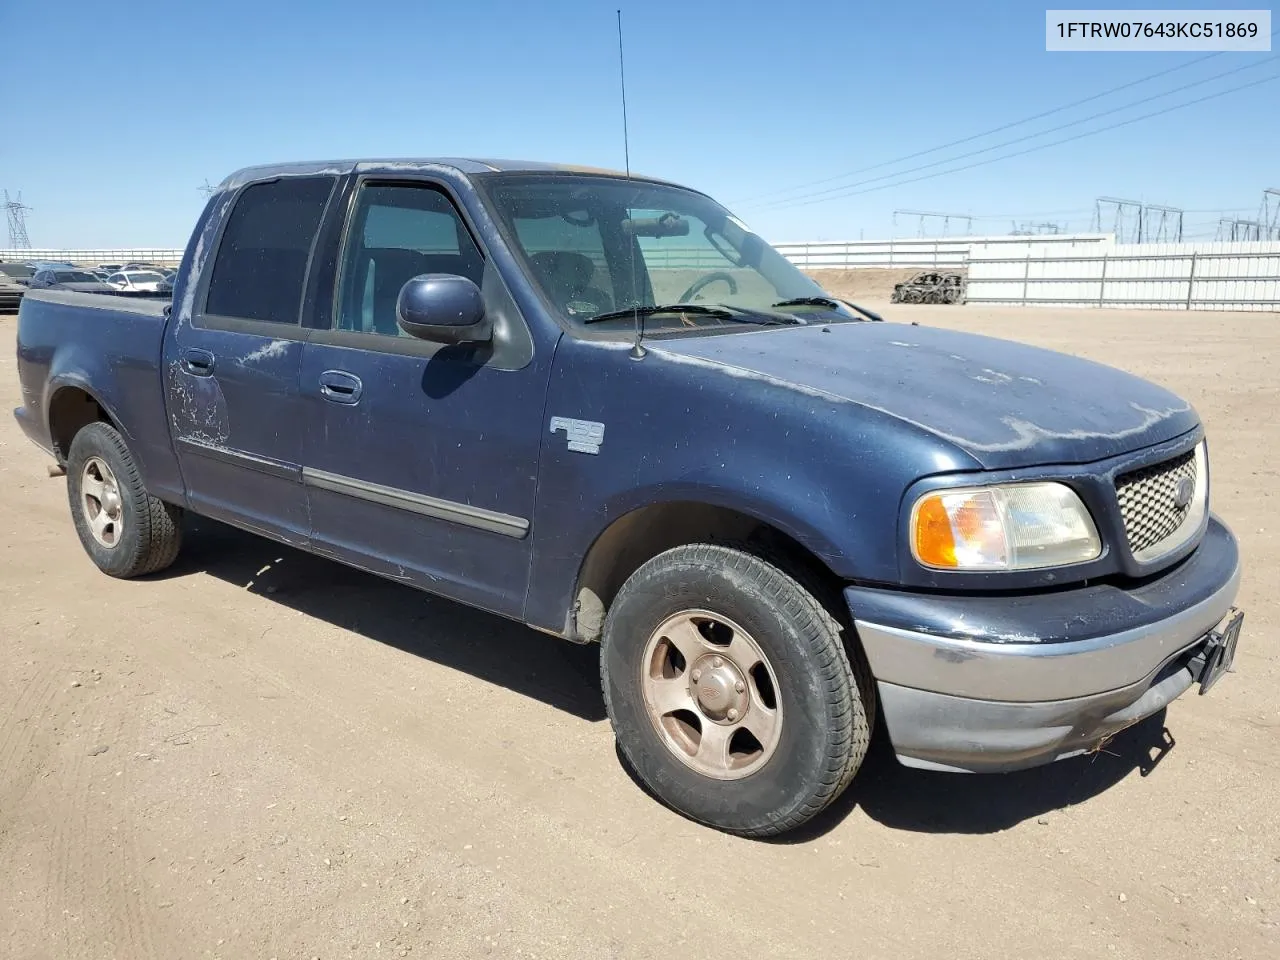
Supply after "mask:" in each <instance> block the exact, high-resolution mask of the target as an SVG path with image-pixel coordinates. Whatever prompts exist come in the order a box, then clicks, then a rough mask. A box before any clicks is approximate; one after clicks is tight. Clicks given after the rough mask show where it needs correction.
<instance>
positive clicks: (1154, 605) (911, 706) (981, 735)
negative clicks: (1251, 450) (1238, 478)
mask: <svg viewBox="0 0 1280 960" xmlns="http://www.w3.org/2000/svg"><path fill="white" fill-rule="evenodd" d="M1239 585H1240V565H1239V554H1238V550H1237V546H1236V542H1235V538H1234V537H1232V535H1231V533H1230V532H1229V531H1228V530H1227V529H1226V527H1224V526H1223V525H1222V524H1221V523H1220V522H1218V521H1217V520H1216V519H1215V520H1213V521H1212V522H1211V524H1210V528H1209V530H1208V531H1207V533H1206V536H1205V539H1204V540H1203V541H1202V542H1201V544H1200V546H1198V547H1197V548H1196V551H1195V552H1194V553H1193V554H1192V555H1191V556H1190V557H1188V558H1187V560H1185V561H1183V562H1182V563H1181V564H1179V565H1178V566H1176V567H1175V568H1173V569H1172V570H1171V571H1169V572H1168V573H1166V574H1164V575H1162V576H1160V577H1157V578H1155V579H1154V580H1153V581H1150V582H1147V583H1144V584H1143V585H1141V586H1139V587H1136V588H1134V589H1132V590H1129V591H1125V590H1122V589H1121V588H1118V587H1114V586H1093V587H1086V588H1081V589H1080V590H1072V591H1063V592H1057V593H1051V594H1045V595H1044V596H1043V597H1041V598H1025V597H1023V598H1019V599H1018V601H1017V603H1016V604H1015V603H1014V602H1013V601H1011V600H1001V599H1000V598H985V597H984V598H974V597H964V598H954V597H938V596H932V595H908V596H907V597H906V598H905V599H904V595H903V594H901V593H897V592H894V593H892V594H886V595H885V596H884V597H883V598H882V599H881V598H877V597H876V596H875V595H874V594H875V593H876V592H875V591H870V590H868V589H867V588H860V587H859V588H849V589H848V590H847V591H846V598H847V600H848V602H849V606H850V610H851V611H852V613H853V616H854V623H855V625H856V627H857V632H858V637H859V639H860V640H861V642H862V645H863V649H864V651H865V652H866V655H867V660H868V662H869V663H870V665H871V671H872V673H873V674H874V675H875V678H876V681H877V685H878V688H879V694H880V703H881V709H882V710H883V711H884V718H885V723H886V726H887V727H888V730H889V737H890V739H891V740H892V742H893V745H894V749H895V751H896V752H897V754H898V757H899V759H900V760H901V761H902V762H903V763H905V764H908V765H911V766H920V767H928V768H934V769H945V770H965V771H986V770H1011V769H1017V768H1019V767H1026V766H1034V765H1036V764H1040V763H1047V762H1049V761H1052V760H1056V759H1060V758H1062V757H1065V756H1070V755H1072V754H1075V753H1081V752H1084V751H1085V750H1087V749H1090V748H1091V747H1093V746H1095V745H1096V744H1097V743H1099V742H1100V741H1101V740H1103V739H1105V738H1106V737H1109V736H1111V735H1112V734H1114V733H1115V732H1116V731H1118V730H1120V729H1123V728H1124V727H1126V726H1129V725H1130V724H1132V723H1134V722H1136V721H1138V720H1140V719H1142V718H1143V717H1146V716H1149V715H1150V714H1152V713H1155V712H1156V711H1158V710H1160V709H1162V708H1163V707H1164V706H1165V705H1166V704H1167V703H1169V702H1170V701H1171V700H1173V699H1174V698H1176V697H1177V696H1179V695H1180V694H1182V693H1183V692H1184V691H1185V690H1187V689H1188V688H1189V687H1190V686H1191V684H1192V683H1193V682H1194V681H1195V678H1196V669H1197V668H1196V664H1195V663H1193V660H1194V658H1195V656H1196V654H1197V653H1198V651H1199V648H1201V647H1202V646H1204V645H1205V644H1206V643H1207V642H1208V640H1209V638H1210V636H1211V634H1212V633H1213V631H1214V628H1215V627H1216V626H1217V625H1218V623H1219V622H1220V621H1221V620H1222V619H1223V617H1224V616H1226V614H1227V613H1228V611H1230V610H1231V607H1232V604H1233V602H1234V600H1235V597H1236V593H1237V591H1238V589H1239ZM1010 608H1014V609H1013V611H1012V613H1011V612H1010ZM984 611H985V615H984ZM875 613H880V614H882V615H884V616H882V617H879V618H878V617H876V616H874V614H875ZM868 614H870V615H868ZM890 615H891V616H892V617H893V618H894V619H896V620H897V621H898V622H895V623H886V622H883V621H884V620H885V619H887V618H888V616H890ZM903 621H907V622H903ZM912 621H914V623H915V628H914V629H913V628H912V627H911V626H909V625H908V624H909V623H910V622H912ZM947 626H949V630H947V632H943V629H944V627H947ZM920 627H927V629H920ZM1116 627H1119V629H1115V628H1116Z"/></svg>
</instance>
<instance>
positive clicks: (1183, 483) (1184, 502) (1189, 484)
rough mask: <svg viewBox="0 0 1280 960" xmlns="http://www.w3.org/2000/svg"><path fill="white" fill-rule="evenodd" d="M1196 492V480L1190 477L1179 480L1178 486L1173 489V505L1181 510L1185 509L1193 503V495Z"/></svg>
mask: <svg viewBox="0 0 1280 960" xmlns="http://www.w3.org/2000/svg"><path fill="white" fill-rule="evenodd" d="M1195 492H1196V482H1195V481H1194V480H1192V479H1191V478H1190V477H1183V478H1182V479H1181V480H1179V481H1178V486H1177V487H1176V488H1175V489H1174V491H1173V505H1174V506H1175V507H1177V508H1178V509H1179V510H1185V509H1186V508H1187V506H1188V504H1190V503H1191V498H1192V496H1194V495H1195Z"/></svg>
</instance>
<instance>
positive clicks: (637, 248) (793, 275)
mask: <svg viewBox="0 0 1280 960" xmlns="http://www.w3.org/2000/svg"><path fill="white" fill-rule="evenodd" d="M489 184H490V186H489V190H488V193H489V196H490V199H491V202H492V205H493V206H494V207H495V208H496V210H497V213H498V216H499V218H500V219H501V220H502V221H503V224H504V226H505V227H506V229H507V232H508V234H509V236H511V237H512V239H514V241H515V242H516V244H517V246H518V247H519V250H520V252H521V253H523V255H524V257H525V260H526V262H527V263H528V265H529V268H530V274H531V276H532V277H533V279H534V280H535V282H536V283H537V284H538V285H539V286H540V287H541V289H542V292H543V294H545V296H546V298H547V299H548V300H549V301H551V303H552V304H553V305H555V307H556V308H558V309H559V310H560V312H561V313H562V314H563V315H564V317H565V318H566V319H567V320H569V321H570V322H571V323H572V324H574V325H575V326H584V325H585V324H586V323H587V322H589V321H591V320H592V319H593V318H601V319H600V321H599V322H597V323H595V324H593V326H592V327H591V329H593V330H600V331H606V330H612V331H622V330H629V329H630V328H631V326H632V324H633V322H634V321H633V319H632V315H631V314H630V313H627V314H626V315H624V316H618V317H609V316H603V317H602V315H608V314H611V313H612V312H614V311H623V310H626V311H629V310H631V309H632V308H633V307H653V306H667V305H677V304H700V305H704V306H724V307H728V308H731V309H732V310H733V311H734V316H733V317H732V318H729V317H726V313H727V312H728V311H723V310H722V311H705V312H704V311H698V312H685V313H682V312H680V311H672V312H669V313H664V312H656V313H651V312H649V311H646V314H647V315H646V317H645V318H644V324H645V331H646V333H657V332H661V331H663V330H666V331H674V330H687V329H689V328H690V327H698V328H701V327H707V326H713V327H726V326H728V327H741V325H742V320H743V319H744V317H745V318H748V319H749V318H750V316H752V315H754V316H755V317H757V318H759V319H761V320H762V321H768V320H769V319H770V318H774V320H775V322H776V319H778V318H779V315H780V314H787V313H793V312H794V311H791V310H783V311H779V310H777V309H775V308H774V307H773V304H776V303H779V302H780V301H783V300H791V299H796V298H803V297H817V296H821V294H822V290H821V288H820V287H819V286H818V285H817V284H816V283H814V282H813V281H812V280H810V279H809V278H808V277H806V276H805V275H804V274H803V273H801V272H800V271H799V270H798V269H797V268H796V267H795V266H794V265H792V264H791V262H790V261H788V260H787V259H785V258H784V257H783V256H782V255H781V254H779V253H778V252H777V251H776V250H774V249H773V248H772V247H770V246H769V245H768V244H767V243H765V242H764V240H762V239H761V238H760V237H758V236H756V235H755V234H754V233H752V232H751V231H750V230H748V229H747V227H746V225H745V224H743V223H742V222H741V221H739V220H738V219H737V218H736V217H734V216H733V215H732V214H730V213H729V212H728V211H727V210H725V209H724V208H723V207H721V206H720V205H719V204H718V203H716V202H715V201H714V200H711V199H709V198H708V197H705V196H703V195H702V194H699V193H694V192H692V191H689V190H683V189H681V188H679V187H674V186H667V185H663V184H654V183H646V182H643V181H628V180H624V179H621V178H613V177H598V176H573V175H565V174H559V175H550V174H542V175H501V176H495V177H492V178H489ZM806 315H807V316H813V315H815V314H814V312H813V308H812V307H809V308H807V313H806ZM822 316H823V319H824V321H825V320H826V319H828V318H831V319H841V318H842V315H841V314H839V313H837V312H836V311H834V310H825V311H823V312H822ZM783 319H786V318H785V317H783Z"/></svg>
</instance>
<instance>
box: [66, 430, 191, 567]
mask: <svg viewBox="0 0 1280 960" xmlns="http://www.w3.org/2000/svg"><path fill="white" fill-rule="evenodd" d="M67 498H68V500H69V502H70V505H71V519H72V522H74V523H75V527H76V533H77V534H78V535H79V537H80V543H81V545H82V546H83V547H84V550H85V553H87V554H89V558H90V559H91V560H92V561H93V562H94V564H95V565H96V566H97V568H98V569H99V570H101V571H102V572H103V573H105V574H108V575H110V576H113V577H121V578H128V577H140V576H143V575H145V574H148V573H155V572H156V571H158V570H163V569H164V568H165V567H167V566H169V565H170V564H171V563H173V561H174V560H175V559H177V556H178V550H179V549H180V547H181V546H182V510H181V508H179V507H175V506H173V505H172V504H168V503H165V502H164V501H163V500H158V499H157V498H155V497H153V496H151V495H150V494H149V493H147V488H146V486H144V485H143V482H142V474H141V473H140V472H139V471H138V467H137V464H136V463H135V461H134V459H133V454H132V453H131V452H130V451H129V447H128V445H127V444H126V443H125V441H124V438H123V437H122V436H120V433H119V431H117V430H116V429H115V427H113V426H111V425H110V424H109V423H103V422H101V421H99V422H96V423H90V424H88V425H87V426H85V427H82V428H81V429H80V431H79V432H78V433H77V434H76V435H75V439H73V440H72V441H71V450H70V452H69V454H68V456H67Z"/></svg>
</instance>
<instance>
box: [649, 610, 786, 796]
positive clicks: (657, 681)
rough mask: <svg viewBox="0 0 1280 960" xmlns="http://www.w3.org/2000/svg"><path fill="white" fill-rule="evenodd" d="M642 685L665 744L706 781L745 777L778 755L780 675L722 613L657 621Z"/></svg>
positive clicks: (674, 616)
mask: <svg viewBox="0 0 1280 960" xmlns="http://www.w3.org/2000/svg"><path fill="white" fill-rule="evenodd" d="M640 683H641V688H642V690H643V691H644V700H645V707H646V709H647V710H648V713H649V719H650V720H651V721H652V722H653V726H654V729H655V730H656V731H657V733H658V736H659V737H661V738H662V742H663V743H664V744H665V745H666V747H667V749H668V750H670V751H671V753H672V755H673V756H675V757H676V758H677V759H678V760H679V761H680V762H681V763H683V764H685V765H687V766H689V767H692V768H693V769H694V770H696V771H697V772H698V773H700V774H702V775H703V776H707V777H711V778H713V779H716V780H736V779H739V778H741V777H747V776H750V775H751V774H753V773H755V772H756V771H757V770H759V769H760V768H761V767H763V766H764V765H765V764H766V763H768V762H769V758H770V757H771V756H773V754H774V751H775V749H776V748H777V746H778V742H779V740H780V734H781V730H782V704H781V703H780V702H779V696H778V692H777V691H778V690H779V687H778V680H777V676H776V675H775V674H774V671H773V667H772V666H771V665H770V664H769V661H768V659H767V658H766V657H765V654H764V651H763V649H761V647H760V645H759V644H758V643H756V641H755V639H754V638H753V637H752V636H751V635H750V634H749V633H747V632H746V631H745V630H743V629H742V627H741V626H739V625H738V624H736V623H734V622H733V621H732V620H730V619H729V618H728V617H726V616H724V615H723V614H720V613H713V612H711V611H709V610H701V609H689V610H682V611H680V612H679V613H674V614H672V615H671V616H669V617H668V618H667V619H666V620H664V621H663V622H662V623H660V624H658V626H657V627H656V628H655V629H654V631H653V633H652V634H650V636H649V640H648V642H647V643H646V645H645V650H644V654H643V655H642V657H641V669H640Z"/></svg>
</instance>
